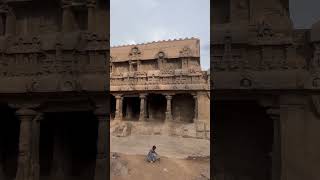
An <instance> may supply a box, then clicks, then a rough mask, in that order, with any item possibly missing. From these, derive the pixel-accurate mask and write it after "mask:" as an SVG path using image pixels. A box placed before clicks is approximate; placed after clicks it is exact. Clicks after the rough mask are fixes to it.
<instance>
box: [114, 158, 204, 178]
mask: <svg viewBox="0 0 320 180" xmlns="http://www.w3.org/2000/svg"><path fill="white" fill-rule="evenodd" d="M119 164H120V165H119ZM111 166H112V167H111V180H207V179H208V177H210V175H209V173H210V172H209V167H210V162H209V160H208V159H205V160H204V159H202V160H186V159H175V158H165V157H162V158H161V161H160V163H159V162H157V163H147V162H146V161H145V156H142V155H125V154H119V157H118V158H116V159H111ZM120 171H122V173H119V172H120ZM115 172H117V173H115Z"/></svg>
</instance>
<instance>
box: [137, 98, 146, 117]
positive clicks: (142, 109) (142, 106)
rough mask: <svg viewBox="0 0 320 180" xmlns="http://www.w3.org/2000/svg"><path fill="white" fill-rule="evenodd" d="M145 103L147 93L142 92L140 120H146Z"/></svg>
mask: <svg viewBox="0 0 320 180" xmlns="http://www.w3.org/2000/svg"><path fill="white" fill-rule="evenodd" d="M145 104H146V95H145V94H141V95H140V116H139V121H144V120H145V116H146V109H145V107H146V106H145Z"/></svg>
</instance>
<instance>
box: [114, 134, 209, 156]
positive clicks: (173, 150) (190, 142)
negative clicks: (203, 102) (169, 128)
mask: <svg viewBox="0 0 320 180" xmlns="http://www.w3.org/2000/svg"><path fill="white" fill-rule="evenodd" d="M153 145H156V146H157V153H158V154H159V155H160V156H162V157H163V156H164V157H168V158H176V159H185V158H187V157H189V156H210V141H209V140H204V139H194V138H181V137H172V136H157V135H153V136H148V135H131V136H128V137H115V136H110V146H111V147H110V152H117V153H121V154H127V155H146V154H147V153H148V152H149V150H150V149H151V147H152V146H153Z"/></svg>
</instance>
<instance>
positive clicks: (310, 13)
mask: <svg viewBox="0 0 320 180" xmlns="http://www.w3.org/2000/svg"><path fill="white" fill-rule="evenodd" d="M319 9H320V0H290V11H291V13H290V15H291V19H292V20H293V22H294V26H295V28H302V29H304V28H311V26H312V24H314V23H316V22H317V21H319V20H320V10H319Z"/></svg>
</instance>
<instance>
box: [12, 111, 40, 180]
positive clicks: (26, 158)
mask: <svg viewBox="0 0 320 180" xmlns="http://www.w3.org/2000/svg"><path fill="white" fill-rule="evenodd" d="M16 114H17V116H18V117H19V119H20V137H19V156H18V167H17V174H16V179H15V180H26V179H29V178H30V176H31V149H32V148H31V140H32V136H31V134H32V133H31V132H32V119H33V118H34V116H35V115H36V112H35V111H33V110H31V109H28V108H22V109H20V110H18V111H17V112H16Z"/></svg>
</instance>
